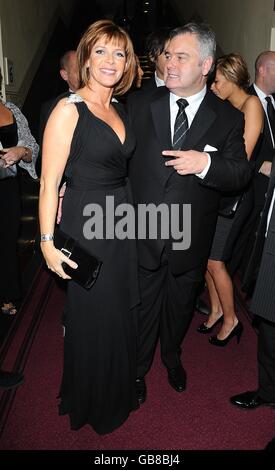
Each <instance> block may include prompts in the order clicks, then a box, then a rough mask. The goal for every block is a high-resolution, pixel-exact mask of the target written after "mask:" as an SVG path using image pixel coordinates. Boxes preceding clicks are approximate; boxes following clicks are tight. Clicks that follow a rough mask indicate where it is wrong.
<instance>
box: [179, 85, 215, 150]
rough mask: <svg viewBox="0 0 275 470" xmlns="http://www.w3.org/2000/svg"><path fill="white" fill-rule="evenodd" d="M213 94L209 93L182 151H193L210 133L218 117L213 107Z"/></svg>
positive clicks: (196, 116)
mask: <svg viewBox="0 0 275 470" xmlns="http://www.w3.org/2000/svg"><path fill="white" fill-rule="evenodd" d="M210 93H211V92H207V93H206V95H205V97H204V99H203V101H202V102H201V105H200V107H199V109H198V111H197V113H196V115H195V117H194V119H193V121H192V124H191V127H190V129H189V130H188V132H187V135H186V139H185V141H184V144H183V147H182V150H191V149H194V148H195V147H196V144H197V143H198V142H199V140H200V139H201V138H202V137H203V135H204V134H205V133H206V132H207V131H208V129H209V128H210V127H211V126H212V124H213V122H214V121H215V119H216V117H217V115H216V112H215V111H214V110H213V108H212V107H211V95H210Z"/></svg>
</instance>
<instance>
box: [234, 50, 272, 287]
mask: <svg viewBox="0 0 275 470" xmlns="http://www.w3.org/2000/svg"><path fill="white" fill-rule="evenodd" d="M249 92H250V94H251V95H256V96H258V97H259V99H260V101H261V103H262V106H263V109H264V112H265V114H264V129H263V134H262V140H261V142H260V147H259V150H258V151H257V160H256V161H255V174H254V177H253V179H252V181H251V184H252V186H253V193H254V208H253V210H252V212H251V214H250V216H249V218H248V220H247V221H246V223H245V225H244V227H243V230H242V233H241V234H240V237H239V238H238V240H237V243H236V244H235V247H234V251H233V253H232V258H231V261H230V262H229V265H228V269H229V271H230V273H231V274H234V272H235V271H236V270H237V269H238V267H239V265H240V263H241V264H242V269H241V270H242V271H245V269H246V266H247V264H248V261H249V258H250V255H251V250H252V248H253V245H254V242H255V231H256V230H257V227H258V225H259V220H260V213H261V211H262V209H263V207H264V204H265V193H266V191H267V187H268V183H269V175H270V171H271V164H272V161H273V158H274V143H275V134H274V132H275V128H274V127H273V124H272V122H270V116H269V115H268V111H267V106H268V103H267V101H266V98H267V97H268V96H269V98H270V100H271V105H272V106H273V109H274V104H275V102H274V98H273V96H272V94H273V93H275V51H265V52H262V53H261V54H260V55H259V56H258V57H257V59H256V61H255V83H254V84H253V85H251V87H250V89H249ZM271 119H272V118H271ZM274 119H275V111H274ZM274 125H275V123H274ZM251 286H252V284H251Z"/></svg>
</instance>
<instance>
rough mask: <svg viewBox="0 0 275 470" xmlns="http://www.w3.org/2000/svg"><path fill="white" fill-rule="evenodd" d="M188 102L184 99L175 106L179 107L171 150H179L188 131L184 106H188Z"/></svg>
mask: <svg viewBox="0 0 275 470" xmlns="http://www.w3.org/2000/svg"><path fill="white" fill-rule="evenodd" d="M188 104H189V103H188V101H186V100H185V99H184V98H180V99H179V100H177V105H178V107H179V110H178V114H177V117H176V120H175V127H174V136H173V149H175V150H181V148H182V144H183V142H184V140H185V137H186V133H187V131H188V120H187V116H186V112H185V110H184V109H185V108H186V106H188Z"/></svg>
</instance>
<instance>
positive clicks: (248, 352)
mask: <svg viewBox="0 0 275 470" xmlns="http://www.w3.org/2000/svg"><path fill="white" fill-rule="evenodd" d="M63 303H64V292H63V290H62V289H61V288H60V287H59V286H58V285H57V284H56V283H55V281H53V280H52V278H51V277H50V276H49V275H48V273H46V272H45V271H44V270H42V271H41V273H40V274H39V275H38V277H37V279H36V282H35V285H34V286H33V288H32V295H31V302H29V303H28V304H27V305H25V306H24V308H23V309H22V311H21V313H20V314H19V315H20V316H21V318H19V317H18V319H17V320H16V322H17V323H16V324H14V329H13V332H12V335H11V336H10V337H9V338H7V341H6V343H5V344H3V347H2V350H1V351H0V357H2V358H4V357H5V360H4V363H3V368H6V369H12V368H13V367H14V368H15V369H17V370H22V369H24V374H25V383H24V384H23V385H22V386H21V387H20V388H19V389H17V391H16V392H12V391H11V392H3V391H2V392H0V393H1V394H0V432H1V440H0V449H2V450H15V449H16V450H25V449H31V450H43V449H54V450H69V449H70V450H80V449H82V450H93V449H96V450H102V451H103V450H118V449H120V450H122V449H124V450H130V449H143V450H146V449H148V450H150V449H155V450H160V449H166V450H173V449H177V450H204V449H207V450H226V449H230V450H232V449H234V450H237V449H238V450H253V449H263V448H264V447H265V445H266V443H267V442H268V441H270V439H271V438H272V437H273V436H274V435H275V411H274V410H272V409H270V408H260V409H257V410H254V411H242V410H239V409H236V408H234V407H233V406H232V405H231V404H230V403H229V397H230V396H231V395H233V394H236V393H239V392H242V391H245V390H253V389H255V388H256V387H257V365H256V364H257V362H256V339H257V338H256V333H255V331H254V330H253V329H252V327H251V325H250V321H249V319H248V316H247V314H246V313H245V311H244V309H242V308H241V307H240V308H239V316H240V318H241V320H242V321H243V323H244V334H243V337H242V339H241V342H240V344H239V345H237V343H236V340H235V338H234V340H233V341H231V342H230V344H229V345H228V346H227V347H226V348H216V347H213V346H211V345H209V343H208V339H207V335H206V336H205V335H199V334H198V333H196V331H195V330H196V327H197V325H198V324H199V323H201V322H202V321H203V320H204V318H205V317H204V316H202V315H199V314H198V313H195V315H194V319H193V322H192V324H191V327H190V330H189V333H188V335H187V338H186V340H185V342H184V344H183V356H182V358H183V364H184V367H185V369H186V371H187V377H188V383H187V390H186V392H184V393H182V394H178V393H176V392H175V391H173V390H172V389H171V388H170V386H169V385H168V382H167V379H166V371H165V369H164V367H163V366H162V365H161V362H160V357H159V350H157V352H156V356H155V360H154V364H153V367H152V369H151V371H150V373H149V374H148V378H147V384H148V399H147V401H146V403H145V404H144V405H143V406H142V407H141V408H140V409H139V410H138V411H136V412H134V413H132V414H131V416H130V417H129V419H128V421H127V422H126V423H125V424H124V425H123V426H122V427H121V428H119V429H118V430H116V431H115V432H114V433H112V434H109V435H106V436H98V435H97V434H96V433H95V432H94V431H93V430H92V429H91V428H90V427H89V426H85V427H84V428H82V429H81V430H80V431H71V430H70V428H69V422H68V418H67V417H66V416H64V417H59V416H58V411H57V403H58V400H57V395H58V391H59V381H60V376H61V368H62V343H63V338H62V326H61V316H62V309H63Z"/></svg>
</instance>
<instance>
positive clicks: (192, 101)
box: [170, 85, 211, 179]
mask: <svg viewBox="0 0 275 470" xmlns="http://www.w3.org/2000/svg"><path fill="white" fill-rule="evenodd" d="M205 94H206V85H205V86H204V88H203V89H202V90H201V91H199V93H196V94H195V95H192V96H186V97H184V99H186V100H187V101H188V106H186V108H185V113H186V116H187V120H188V128H190V126H191V124H192V122H193V119H194V117H195V115H196V113H197V111H198V109H199V107H200V104H201V102H202V100H203V99H204V97H205ZM180 98H183V97H182V96H177V95H175V94H174V93H172V92H170V126H171V141H172V142H173V136H174V127H175V121H176V117H177V114H178V110H179V107H178V104H177V100H179V99H180ZM207 157H208V163H207V165H206V167H205V168H204V170H203V171H202V172H201V173H197V174H196V176H198V177H199V178H202V179H203V178H204V177H205V176H206V174H207V172H208V170H209V167H210V165H211V157H210V155H209V153H207Z"/></svg>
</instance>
